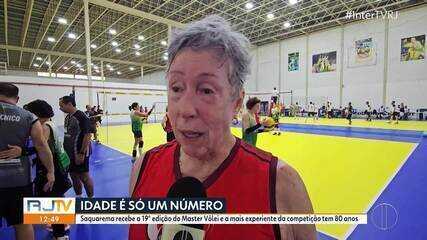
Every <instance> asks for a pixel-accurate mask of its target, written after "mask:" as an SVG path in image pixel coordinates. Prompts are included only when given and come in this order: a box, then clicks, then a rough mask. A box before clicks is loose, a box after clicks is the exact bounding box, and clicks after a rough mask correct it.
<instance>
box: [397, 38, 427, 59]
mask: <svg viewBox="0 0 427 240" xmlns="http://www.w3.org/2000/svg"><path fill="white" fill-rule="evenodd" d="M425 43H426V35H419V36H414V37H409V38H402V40H401V45H400V61H401V62H406V61H415V60H424V59H425Z"/></svg>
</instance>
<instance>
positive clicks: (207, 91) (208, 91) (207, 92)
mask: <svg viewBox="0 0 427 240" xmlns="http://www.w3.org/2000/svg"><path fill="white" fill-rule="evenodd" d="M202 92H203V94H212V93H214V92H213V91H212V90H211V89H209V88H203V89H202Z"/></svg>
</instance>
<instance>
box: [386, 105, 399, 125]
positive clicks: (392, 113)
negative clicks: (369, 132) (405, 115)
mask: <svg viewBox="0 0 427 240" xmlns="http://www.w3.org/2000/svg"><path fill="white" fill-rule="evenodd" d="M398 116H399V112H398V110H397V106H396V102H395V101H392V102H391V107H390V120H389V121H388V123H392V121H393V120H395V122H394V123H395V124H398V123H399V117H398Z"/></svg>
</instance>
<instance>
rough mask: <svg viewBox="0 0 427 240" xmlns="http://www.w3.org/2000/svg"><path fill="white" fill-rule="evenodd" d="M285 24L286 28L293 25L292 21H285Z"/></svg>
mask: <svg viewBox="0 0 427 240" xmlns="http://www.w3.org/2000/svg"><path fill="white" fill-rule="evenodd" d="M283 26H284V27H285V28H289V27H290V26H291V23H290V22H285V23H284V24H283Z"/></svg>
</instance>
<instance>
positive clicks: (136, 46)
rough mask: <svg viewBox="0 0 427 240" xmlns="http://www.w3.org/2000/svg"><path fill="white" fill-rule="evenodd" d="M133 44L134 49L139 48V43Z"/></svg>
mask: <svg viewBox="0 0 427 240" xmlns="http://www.w3.org/2000/svg"><path fill="white" fill-rule="evenodd" d="M133 46H134V47H135V49H140V48H141V46H140V45H139V44H137V43H135V45H133Z"/></svg>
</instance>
